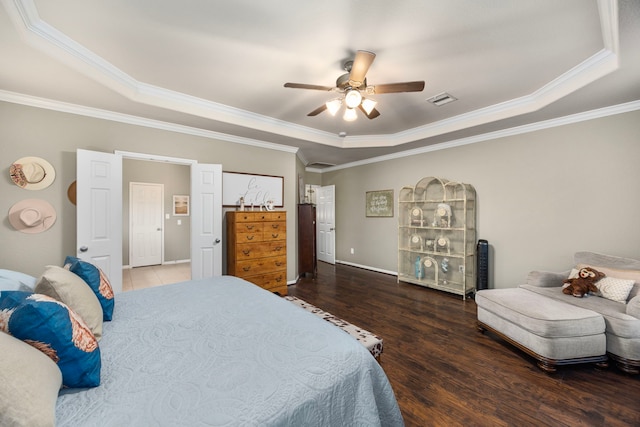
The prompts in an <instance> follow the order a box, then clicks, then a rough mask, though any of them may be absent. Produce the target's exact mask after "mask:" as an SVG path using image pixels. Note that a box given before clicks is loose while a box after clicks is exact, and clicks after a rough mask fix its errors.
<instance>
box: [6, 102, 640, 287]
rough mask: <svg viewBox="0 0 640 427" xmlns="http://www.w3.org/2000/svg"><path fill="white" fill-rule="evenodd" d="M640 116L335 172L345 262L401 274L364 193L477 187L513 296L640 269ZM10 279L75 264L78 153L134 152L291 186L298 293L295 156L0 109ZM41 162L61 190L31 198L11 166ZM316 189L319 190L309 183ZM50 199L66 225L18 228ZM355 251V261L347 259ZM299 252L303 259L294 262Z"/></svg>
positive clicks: (392, 244) (498, 277)
mask: <svg viewBox="0 0 640 427" xmlns="http://www.w3.org/2000/svg"><path fill="white" fill-rule="evenodd" d="M638 135H640V111H635V112H632V113H625V114H620V115H616V116H610V117H606V118H600V119H594V120H589V121H585V122H581V123H576V124H571V125H565V126H561V127H556V128H552V129H546V130H539V131H536V132H532V133H528V134H523V135H518V136H511V137H505V138H500V139H494V140H490V141H486V142H481V143H477V144H473V145H467V146H463V147H457V148H450V149H446V150H441V151H434V152H430V153H424V154H420V155H416V156H413V157H408V158H402V159H395V160H389V161H385V162H379V163H373V164H369V165H363V166H358V167H352V168H348V169H342V170H337V171H333V172H325V173H323V174H322V179H321V184H322V185H331V184H334V185H336V207H337V208H336V209H337V210H336V226H337V241H336V255H337V259H338V260H341V261H346V262H351V263H354V264H359V265H362V266H369V267H372V268H376V269H381V270H387V271H396V269H397V266H396V263H397V228H396V227H397V212H396V216H395V217H394V218H366V217H365V213H364V198H365V192H366V191H370V190H384V189H390V188H393V189H395V190H396V198H397V191H398V190H399V189H400V188H401V187H402V186H405V185H414V184H415V183H416V182H417V181H418V180H419V179H420V178H422V177H424V176H439V177H443V178H447V179H451V180H457V181H462V182H467V183H470V184H472V185H473V186H474V187H475V188H476V190H477V192H478V217H477V219H478V238H482V239H487V240H488V241H489V242H490V244H491V248H492V252H491V255H492V259H493V264H492V276H491V283H492V286H495V287H513V286H516V285H518V284H519V283H521V282H522V281H523V280H524V278H525V276H526V274H527V272H528V271H529V270H531V269H550V270H564V269H566V268H568V267H570V266H571V264H572V256H573V253H574V252H575V251H578V250H592V251H596V252H603V253H609V254H613V255H619V256H627V257H632V258H640V225H638V212H640V188H639V185H638V184H639V183H640V168H639V167H638V163H639V160H640V143H638ZM0 147H2V159H3V162H2V176H3V177H2V178H0V210H2V211H3V212H5V216H4V218H3V220H2V226H1V227H0V241H1V242H2V246H1V249H0V268H11V269H16V270H21V271H24V272H26V273H30V274H33V275H38V274H40V273H41V271H42V267H43V266H44V265H47V264H59V263H61V262H62V260H63V259H64V256H65V255H66V254H70V253H71V254H73V253H75V207H74V206H73V205H72V204H71V203H70V202H69V201H68V200H67V197H66V190H67V187H68V186H69V184H71V182H73V181H74V180H75V169H76V165H75V161H76V155H75V151H76V149H77V148H85V149H90V150H97V151H105V152H113V151H114V150H125V151H134V152H147V153H154V154H158V155H164V156H172V157H182V158H190V159H197V160H198V161H200V162H203V163H221V164H222V165H223V169H224V170H225V171H236V172H251V173H261V174H266V175H280V176H284V177H285V196H284V199H285V210H287V211H288V212H289V215H288V220H287V228H288V230H289V233H288V240H287V246H288V248H289V251H288V270H287V276H288V277H287V278H288V280H289V281H292V280H295V278H296V271H297V262H296V250H295V248H296V233H295V229H296V227H295V223H296V215H295V212H296V211H295V207H296V203H297V200H298V199H297V187H298V175H300V174H302V173H303V172H302V171H303V168H302V166H301V164H300V162H299V161H298V160H297V158H296V156H295V154H294V153H287V152H282V151H275V150H269V149H263V148H257V147H252V146H245V145H239V144H232V143H226V142H221V141H216V140H212V139H207V138H203V137H196V136H189V135H183V134H178V133H173V132H169V131H161V130H155V129H149V128H144V127H140V126H133V125H127V124H122V123H116V122H110V121H106V120H100V119H92V118H87V117H82V116H76V115H71V114H66V113H58V112H54V111H48V110H44V109H38V108H32V107H25V106H20V105H15V104H10V103H0ZM23 156H40V157H43V158H45V159H47V160H48V161H49V162H51V163H52V164H53V165H54V167H55V168H56V172H57V177H56V180H55V181H54V183H53V184H52V186H51V187H49V188H47V189H45V190H42V191H35V192H34V191H26V190H22V189H20V188H18V187H17V186H15V185H13V183H12V182H11V180H10V178H9V165H10V164H11V163H12V162H13V161H15V160H16V159H18V158H20V157H23ZM304 176H305V180H306V183H312V182H311V181H315V182H313V183H314V184H319V182H317V179H316V178H317V176H308V177H307V174H304ZM32 197H36V198H42V199H45V200H48V201H49V202H50V203H52V204H53V205H54V207H55V208H56V210H57V212H58V222H57V223H56V224H55V225H54V227H52V228H51V229H50V230H48V231H46V232H45V233H42V234H35V235H27V234H23V233H19V232H17V231H15V230H13V228H12V227H11V225H10V224H9V223H8V220H7V218H6V212H7V211H8V210H9V208H10V207H11V206H12V205H13V204H14V203H16V202H17V201H19V200H22V199H26V198H32ZM349 248H354V249H355V254H354V255H351V254H350V253H349ZM292 249H293V250H292Z"/></svg>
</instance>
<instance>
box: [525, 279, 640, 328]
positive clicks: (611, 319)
mask: <svg viewBox="0 0 640 427" xmlns="http://www.w3.org/2000/svg"><path fill="white" fill-rule="evenodd" d="M520 288H521V289H526V290H528V291H531V292H534V293H536V294H538V295H543V296H545V297H548V298H550V299H553V300H555V301H557V302H558V303H561V304H563V305H565V303H566V304H569V305H572V306H575V307H580V308H582V309H587V310H591V311H594V312H596V313H600V314H601V315H602V317H604V322H605V324H606V330H607V333H610V334H614V335H617V336H619V337H624V338H640V319H638V318H635V317H633V316H630V315H629V314H627V312H626V308H627V307H626V305H625V304H620V303H619V302H615V301H611V300H608V299H605V298H598V297H596V296H585V297H583V298H576V297H574V296H572V295H565V294H563V293H562V287H556V288H541V287H538V286H531V285H520ZM532 310H534V311H535V310H536V309H535V308H532Z"/></svg>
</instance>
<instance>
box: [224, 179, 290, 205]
mask: <svg viewBox="0 0 640 427" xmlns="http://www.w3.org/2000/svg"><path fill="white" fill-rule="evenodd" d="M240 198H242V199H243V200H244V205H245V206H252V205H253V206H262V205H266V204H267V203H268V202H272V203H273V206H274V207H276V208H281V207H283V206H284V200H283V199H284V177H282V176H273V175H255V174H250V173H241V172H222V206H224V207H233V206H240Z"/></svg>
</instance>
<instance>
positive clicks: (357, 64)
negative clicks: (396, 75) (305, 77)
mask: <svg viewBox="0 0 640 427" xmlns="http://www.w3.org/2000/svg"><path fill="white" fill-rule="evenodd" d="M375 58H376V54H375V53H373V52H369V51H366V50H359V51H357V52H356V56H355V58H354V59H353V61H347V62H346V63H345V64H344V67H343V68H344V70H345V71H346V72H347V73H346V74H343V75H341V76H340V77H338V79H337V80H336V85H335V87H334V86H318V85H309V84H303V83H285V84H284V87H290V88H295V89H312V90H322V91H332V92H338V93H340V94H342V95H341V96H340V97H339V98H336V99H333V100H331V101H328V102H326V103H325V104H323V105H321V106H320V107H318V108H316V109H315V110H313V111H312V112H310V113H309V114H307V116H317V115H318V114H320V113H322V112H323V111H324V110H329V113H331V115H335V114H336V113H337V112H338V110H340V107H341V106H342V104H344V105H345V106H346V109H345V113H344V116H343V118H344V119H345V120H346V121H353V120H355V119H356V118H357V117H358V116H357V114H356V109H359V110H360V111H362V112H363V113H364V115H365V116H367V117H368V118H369V119H375V118H376V117H378V116H379V115H380V112H379V111H378V110H376V108H375V106H376V102H375V101H374V100H372V99H369V98H365V97H364V96H363V95H367V96H369V95H377V94H382V93H399V92H420V91H422V90H423V89H424V81H415V82H401V83H388V84H381V85H375V86H368V85H367V78H366V75H367V71H368V70H369V67H371V64H372V63H373V60H374V59H375Z"/></svg>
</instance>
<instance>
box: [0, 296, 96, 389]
mask: <svg viewBox="0 0 640 427" xmlns="http://www.w3.org/2000/svg"><path fill="white" fill-rule="evenodd" d="M0 330H2V331H3V332H6V333H9V334H11V335H13V336H14V337H16V338H18V339H21V340H22V341H24V342H26V343H27V344H30V345H32V346H33V347H35V348H37V349H38V350H40V351H42V352H43V353H44V354H46V355H47V356H49V357H50V358H51V360H53V361H54V362H56V363H57V364H58V367H59V368H60V371H61V372H62V384H63V385H64V386H66V387H96V386H98V385H99V384H100V368H101V363H100V348H99V347H98V341H97V340H96V338H95V336H94V335H93V334H92V333H91V330H90V329H89V328H88V327H87V325H86V324H85V323H84V321H83V320H82V318H81V317H80V316H78V315H77V314H75V313H74V312H73V311H72V310H70V309H69V308H68V307H67V306H66V305H65V304H63V303H61V302H59V301H56V300H54V299H53V298H50V297H48V296H46V295H41V294H34V293H31V292H21V291H3V292H0Z"/></svg>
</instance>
